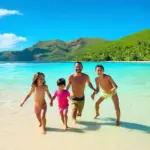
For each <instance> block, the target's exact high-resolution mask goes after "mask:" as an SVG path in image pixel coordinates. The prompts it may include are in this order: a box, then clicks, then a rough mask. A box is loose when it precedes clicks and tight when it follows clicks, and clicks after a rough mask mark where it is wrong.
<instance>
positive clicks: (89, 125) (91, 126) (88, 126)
mask: <svg viewBox="0 0 150 150" xmlns="http://www.w3.org/2000/svg"><path fill="white" fill-rule="evenodd" d="M77 123H78V124H80V125H84V126H85V127H84V128H83V130H85V131H97V130H99V129H100V127H101V123H98V122H95V121H94V120H93V121H78V122H77Z"/></svg>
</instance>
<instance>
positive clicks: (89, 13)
mask: <svg viewBox="0 0 150 150" xmlns="http://www.w3.org/2000/svg"><path fill="white" fill-rule="evenodd" d="M149 6H150V2H149V0H124V1H121V0H105V1H101V0H65V1H64V0H55V1H51V0H5V1H1V2H0V51H2V50H7V49H23V48H26V47H29V46H32V45H33V44H35V43H36V42H37V41H39V40H51V39H61V40H65V41H70V40H73V39H76V38H79V37H100V38H105V39H109V40H115V39H119V38H121V37H124V36H126V35H129V34H132V33H134V32H137V31H140V30H144V29H148V28H150V9H149ZM4 9H5V11H4ZM6 10H7V11H6ZM14 10H15V12H14ZM12 39H13V40H14V41H11V40H12Z"/></svg>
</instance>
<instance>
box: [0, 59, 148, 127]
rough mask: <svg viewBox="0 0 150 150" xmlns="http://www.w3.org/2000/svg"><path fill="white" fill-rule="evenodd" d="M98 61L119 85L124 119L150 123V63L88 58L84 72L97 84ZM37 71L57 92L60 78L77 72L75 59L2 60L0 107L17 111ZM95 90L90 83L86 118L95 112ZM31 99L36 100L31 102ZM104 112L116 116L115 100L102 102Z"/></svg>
mask: <svg viewBox="0 0 150 150" xmlns="http://www.w3.org/2000/svg"><path fill="white" fill-rule="evenodd" d="M97 64H102V65H104V67H105V73H106V74H109V75H111V76H112V78H113V79H114V80H115V81H116V83H117V85H118V87H119V89H118V95H119V98H120V107H121V111H122V119H123V120H124V121H130V122H131V121H133V119H134V122H143V123H144V124H148V125H150V120H149V114H150V107H149V105H150V63H111V62H103V63H98V62H92V63H88V62H84V63H83V66H84V69H83V72H85V73H87V74H88V75H89V76H90V78H91V81H92V83H93V85H94V86H95V83H94V78H95V77H96V73H95V66H96V65H97ZM37 71H40V72H43V73H44V74H45V76H46V82H47V85H48V86H49V89H50V92H51V93H53V92H54V91H55V90H56V89H57V86H56V81H57V79H58V78H61V77H63V78H65V79H66V80H67V78H68V76H69V75H70V74H72V73H73V72H74V63H0V79H1V80H0V108H1V109H0V111H2V110H3V112H5V111H6V112H7V113H8V112H9V113H13V110H15V109H16V107H18V105H19V103H20V101H21V100H22V99H23V98H24V97H25V95H26V94H27V92H28V91H29V89H30V86H31V81H32V77H33V75H34V74H35V73H36V72H37ZM91 93H92V91H91V90H90V89H89V88H88V87H86V91H85V95H86V105H85V109H84V116H85V117H86V118H87V117H92V116H93V114H94V103H93V102H92V100H91V99H90V94H91ZM31 103H32V100H31V101H29V102H28V105H30V104H31ZM54 109H57V107H54ZM101 112H102V117H115V111H114V109H113V104H112V101H111V100H106V101H105V102H104V103H103V104H102V105H101ZM17 113H18V112H17Z"/></svg>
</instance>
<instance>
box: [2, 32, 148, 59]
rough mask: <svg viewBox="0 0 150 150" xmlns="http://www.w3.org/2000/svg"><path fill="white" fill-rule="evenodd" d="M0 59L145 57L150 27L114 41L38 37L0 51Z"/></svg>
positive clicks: (146, 56)
mask: <svg viewBox="0 0 150 150" xmlns="http://www.w3.org/2000/svg"><path fill="white" fill-rule="evenodd" d="M0 60H1V61H74V60H83V61H148V60H150V30H144V31H141V32H138V33H135V34H133V35H130V36H127V37H125V38H122V39H120V40H116V41H106V40H104V39H99V38H80V39H77V40H75V41H71V42H64V41H61V40H52V41H39V42H38V43H37V44H35V45H33V46H32V47H30V48H27V49H25V50H23V51H8V52H1V53H0Z"/></svg>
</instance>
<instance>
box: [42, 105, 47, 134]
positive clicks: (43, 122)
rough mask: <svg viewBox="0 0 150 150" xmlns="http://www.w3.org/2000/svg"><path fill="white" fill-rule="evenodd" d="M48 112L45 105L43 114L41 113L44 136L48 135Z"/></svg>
mask: <svg viewBox="0 0 150 150" xmlns="http://www.w3.org/2000/svg"><path fill="white" fill-rule="evenodd" d="M46 111H47V105H46V104H45V106H44V108H43V110H42V112H41V121H42V132H43V134H45V133H46V117H45V116H46Z"/></svg>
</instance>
